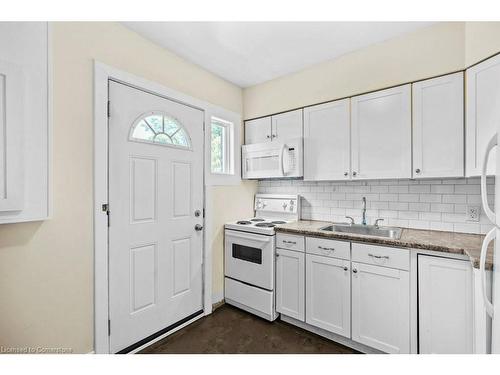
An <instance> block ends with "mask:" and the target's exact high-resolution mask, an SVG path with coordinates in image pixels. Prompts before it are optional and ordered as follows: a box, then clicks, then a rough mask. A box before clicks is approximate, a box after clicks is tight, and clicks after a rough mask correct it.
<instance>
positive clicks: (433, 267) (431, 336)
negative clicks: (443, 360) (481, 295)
mask: <svg viewBox="0 0 500 375" xmlns="http://www.w3.org/2000/svg"><path fill="white" fill-rule="evenodd" d="M418 317H419V319H418V324H419V327H418V331H419V352H420V353H440V354H466V353H472V352H473V334H474V332H473V319H474V317H473V296H472V266H471V264H470V262H468V261H467V260H458V259H448V258H440V257H435V256H426V255H419V256H418Z"/></svg>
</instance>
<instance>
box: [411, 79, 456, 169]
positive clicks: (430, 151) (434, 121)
mask: <svg viewBox="0 0 500 375" xmlns="http://www.w3.org/2000/svg"><path fill="white" fill-rule="evenodd" d="M463 87H464V82H463V73H462V72H460V73H455V74H450V75H447V76H444V77H438V78H434V79H429V80H426V81H421V82H417V83H414V84H413V177H414V178H419V177H463V176H464V120H463V117H464V92H463V91H464V90H463Z"/></svg>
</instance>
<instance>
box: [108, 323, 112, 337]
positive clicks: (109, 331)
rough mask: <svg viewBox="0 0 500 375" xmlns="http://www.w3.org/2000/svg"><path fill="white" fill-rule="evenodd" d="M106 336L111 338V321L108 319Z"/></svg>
mask: <svg viewBox="0 0 500 375" xmlns="http://www.w3.org/2000/svg"><path fill="white" fill-rule="evenodd" d="M108 336H111V320H109V319H108Z"/></svg>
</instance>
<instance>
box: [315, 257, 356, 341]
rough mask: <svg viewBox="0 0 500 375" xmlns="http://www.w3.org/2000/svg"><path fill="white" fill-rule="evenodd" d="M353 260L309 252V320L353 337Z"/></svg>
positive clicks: (321, 326) (332, 330)
mask: <svg viewBox="0 0 500 375" xmlns="http://www.w3.org/2000/svg"><path fill="white" fill-rule="evenodd" d="M350 268H351V267H350V262H349V261H348V260H341V259H335V258H327V257H324V256H319V255H312V254H306V323H308V324H311V325H313V326H316V327H319V328H322V329H324V330H327V331H330V332H333V333H336V334H339V335H342V336H345V337H348V338H350V337H351V275H350V272H349V271H350Z"/></svg>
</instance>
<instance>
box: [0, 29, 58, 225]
mask: <svg viewBox="0 0 500 375" xmlns="http://www.w3.org/2000/svg"><path fill="white" fill-rule="evenodd" d="M48 60H49V56H48V25H47V23H45V22H3V23H0V224H2V223H15V222H22V221H32V220H43V219H46V218H47V217H48V216H49V173H48V166H49V147H48V146H49V138H48V137H49V99H48V92H49V91H50V86H49V80H48V72H49V70H50V65H49V62H48Z"/></svg>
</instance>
